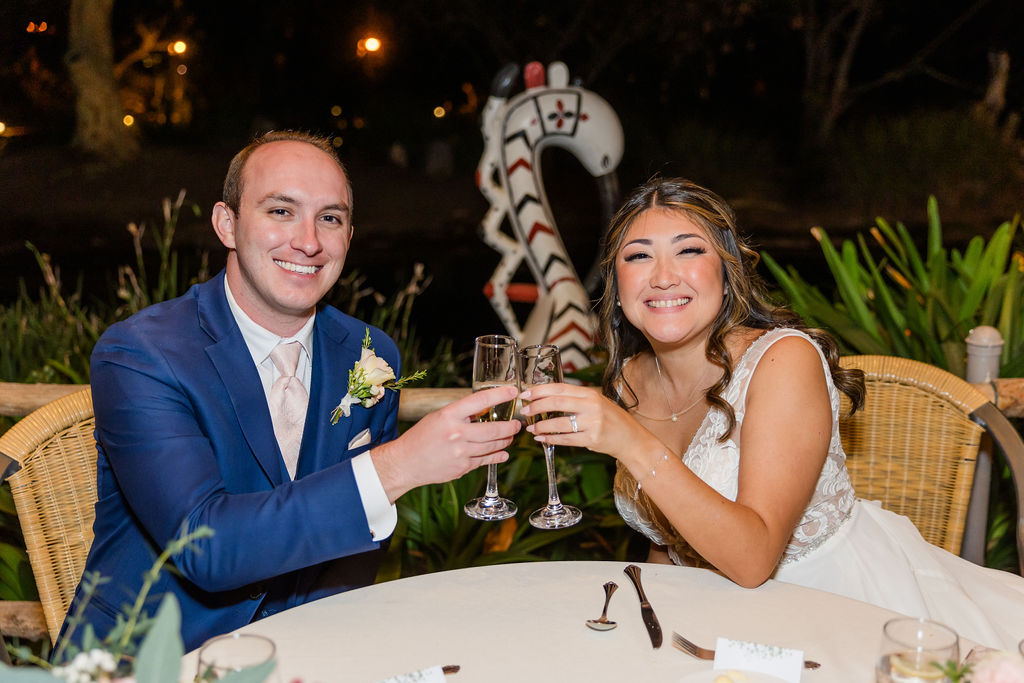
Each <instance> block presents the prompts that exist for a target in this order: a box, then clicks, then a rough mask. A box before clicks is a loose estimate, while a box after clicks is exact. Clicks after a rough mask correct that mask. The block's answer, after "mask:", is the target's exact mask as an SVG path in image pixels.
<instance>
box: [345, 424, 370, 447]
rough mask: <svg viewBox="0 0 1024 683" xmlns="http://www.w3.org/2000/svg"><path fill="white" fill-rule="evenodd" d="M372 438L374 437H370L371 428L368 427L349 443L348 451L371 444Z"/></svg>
mask: <svg viewBox="0 0 1024 683" xmlns="http://www.w3.org/2000/svg"><path fill="white" fill-rule="evenodd" d="M371 438H372V437H371V436H370V428H369V427H367V428H366V429H364V430H363V431H361V432H359V433H358V434H356V435H355V436H354V437H352V440H351V441H349V442H348V449H349V450H352V449H353V448H359V447H360V446H365V445H366V444H368V443H370V439H371Z"/></svg>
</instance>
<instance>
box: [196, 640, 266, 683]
mask: <svg viewBox="0 0 1024 683" xmlns="http://www.w3.org/2000/svg"><path fill="white" fill-rule="evenodd" d="M276 649H277V648H276V647H275V645H274V641H272V640H271V639H270V638H266V637H264V636H259V635H256V634H254V633H228V634H226V635H223V636H215V637H213V638H210V639H209V640H207V641H206V642H205V643H203V644H202V646H200V648H199V666H198V670H197V672H196V681H215V680H218V679H220V678H223V677H225V676H227V675H228V674H230V673H233V672H236V671H242V670H243V669H251V668H252V667H255V666H260V665H261V664H266V663H267V662H270V661H272V660H273V659H274V654H275V652H276ZM271 671H273V669H271ZM267 680H273V677H269V678H267Z"/></svg>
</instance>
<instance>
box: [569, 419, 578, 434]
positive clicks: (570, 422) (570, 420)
mask: <svg viewBox="0 0 1024 683" xmlns="http://www.w3.org/2000/svg"><path fill="white" fill-rule="evenodd" d="M569 424H571V425H572V433H573V434H575V433H576V432H578V431H580V426H579V425H578V424H576V415H570V416H569Z"/></svg>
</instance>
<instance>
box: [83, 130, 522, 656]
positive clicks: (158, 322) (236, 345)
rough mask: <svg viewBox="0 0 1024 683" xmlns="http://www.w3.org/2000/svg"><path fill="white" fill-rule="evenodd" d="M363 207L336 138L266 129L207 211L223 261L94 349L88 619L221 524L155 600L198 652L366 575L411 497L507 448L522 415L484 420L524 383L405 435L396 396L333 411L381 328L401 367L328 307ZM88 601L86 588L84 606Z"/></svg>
mask: <svg viewBox="0 0 1024 683" xmlns="http://www.w3.org/2000/svg"><path fill="white" fill-rule="evenodd" d="M351 217H352V190H351V186H350V183H349V180H348V177H347V175H346V173H345V170H344V168H343V166H342V164H341V162H340V161H339V160H338V158H337V156H336V154H335V152H334V150H333V148H332V147H331V146H330V145H329V144H328V143H327V142H326V141H324V140H322V139H320V138H316V137H313V136H309V135H306V134H303V133H291V132H288V133H269V134H267V135H264V136H262V137H261V138H258V139H257V140H256V141H254V142H253V143H252V144H250V145H249V146H248V147H246V148H245V149H244V150H242V151H241V152H239V154H238V155H237V156H236V157H235V159H234V160H232V162H231V166H230V168H229V171H228V175H227V178H226V180H225V183H224V197H223V201H221V202H218V203H217V204H216V205H215V207H214V209H213V213H212V222H213V227H214V230H215V231H216V232H217V235H218V237H219V238H220V240H221V241H222V242H223V243H224V245H225V246H226V247H227V249H228V257H227V264H226V267H225V269H224V271H223V272H221V273H220V274H219V275H217V276H216V277H215V278H213V279H212V280H210V281H208V282H206V283H203V284H199V285H196V286H194V287H192V288H191V289H190V290H189V291H188V292H187V293H186V294H185V295H184V296H182V297H179V298H178V299H174V300H172V301H168V302H165V303H161V304H157V305H154V306H151V307H149V308H147V309H146V310H144V311H141V312H140V313H138V314H137V315H134V316H132V317H131V318H129V319H128V320H125V321H123V322H121V323H118V324H116V325H113V326H111V327H110V329H109V330H108V331H107V332H106V333H105V334H104V335H103V337H102V338H101V339H100V341H99V343H98V344H97V345H96V348H95V350H94V352H93V356H92V369H91V372H92V377H91V380H92V393H93V402H94V406H95V413H96V440H97V444H98V456H99V458H98V494H99V500H98V502H97V503H96V522H95V524H94V531H95V540H94V542H93V545H92V548H91V550H90V552H89V557H88V560H87V562H86V571H87V572H98V573H99V574H101V575H102V576H104V577H107V578H109V579H110V581H109V582H108V583H105V584H103V585H101V586H100V588H99V590H98V592H97V593H96V594H95V595H94V596H93V597H92V598H91V600H90V601H89V602H88V604H87V605H86V607H85V609H84V612H83V614H84V621H85V623H88V624H91V625H92V627H93V628H94V629H95V631H96V633H97V635H98V636H99V637H101V638H102V637H103V636H104V635H105V634H106V633H107V632H109V631H110V629H111V628H112V627H113V626H114V624H115V619H116V617H117V615H118V613H119V612H120V611H121V608H122V606H123V605H124V604H130V603H131V602H132V601H133V600H134V597H135V595H136V593H137V592H138V590H139V588H140V586H141V583H142V578H143V574H144V573H145V572H146V570H147V569H149V567H150V566H151V565H152V564H153V561H154V560H155V559H156V557H157V556H158V555H159V554H160V553H161V552H162V550H163V549H164V548H165V547H166V546H167V544H168V542H169V541H171V540H173V539H174V538H176V537H178V536H179V535H180V534H181V533H182V531H183V530H185V531H192V530H195V529H196V528H197V527H199V526H201V525H205V526H208V527H210V528H212V529H213V530H214V535H213V536H212V537H211V538H208V539H202V540H199V541H197V542H196V543H195V544H194V545H193V546H192V547H190V548H188V549H186V550H185V551H184V552H182V553H180V554H179V555H177V556H176V557H174V558H173V561H172V564H173V567H174V571H164V572H163V573H162V574H161V576H160V578H159V580H158V581H157V583H156V585H154V586H153V589H152V595H161V594H163V593H165V592H171V593H173V594H175V595H176V596H177V598H178V601H179V603H180V605H181V609H182V638H183V640H184V643H185V647H186V649H188V650H191V649H194V648H196V647H198V646H199V645H200V644H201V643H202V642H203V641H204V640H206V639H207V638H209V637H210V636H213V635H216V634H220V633H225V632H227V631H231V630H233V629H236V628H238V627H240V626H243V625H245V624H247V623H249V622H251V621H253V620H255V619H259V618H262V617H265V616H268V615H270V614H273V613H275V612H278V611H280V610H283V609H287V608H289V607H293V606H295V605H298V604H301V603H304V602H308V601H310V600H314V599H316V598H320V597H323V596H326V595H330V594H333V593H337V592H340V591H344V590H348V589H350V588H355V587H359V586H364V585H367V584H369V583H372V582H373V580H374V576H375V574H376V570H377V565H378V562H379V557H380V554H381V552H382V550H381V542H382V541H384V540H386V539H387V538H388V536H390V534H391V533H392V531H393V530H394V527H395V523H396V521H397V515H396V511H395V507H394V502H395V500H396V499H397V498H398V497H399V496H401V495H402V494H403V493H405V492H406V491H408V490H410V489H412V488H414V487H416V486H420V485H423V484H427V483H435V482H443V481H449V480H451V479H454V478H456V477H459V476H461V475H462V474H464V473H465V472H468V471H469V470H471V469H473V468H475V467H478V466H480V465H485V464H490V463H497V462H503V461H504V460H506V459H507V458H508V454H507V452H505V451H504V450H503V449H505V448H506V447H507V446H508V444H509V443H510V442H511V439H512V436H513V435H514V434H515V433H516V432H517V431H518V429H519V425H518V423H517V422H514V421H509V422H497V423H473V422H472V418H473V416H474V415H477V414H479V413H480V412H482V411H483V410H484V409H485V408H486V407H487V406H489V405H492V404H495V403H498V402H501V401H507V400H509V399H511V398H512V397H513V396H514V395H515V391H514V388H511V387H502V388H499V389H492V390H489V391H486V392H478V393H475V394H473V395H471V396H469V397H467V398H465V399H463V400H461V401H457V402H455V403H453V404H451V405H449V406H447V407H445V408H444V409H442V410H439V411H437V412H435V413H432V414H431V415H428V416H427V417H425V418H424V419H423V420H421V421H419V422H417V423H416V424H415V425H414V426H413V427H411V428H410V429H409V430H407V431H406V432H405V433H404V434H403V435H402V436H398V425H397V422H398V418H397V411H398V397H397V394H396V393H395V392H391V391H388V392H385V395H384V397H383V398H382V399H381V400H380V402H379V403H377V404H376V405H374V406H372V407H369V408H364V407H362V406H361V405H358V404H357V405H356V406H354V407H353V408H352V409H351V412H350V413H349V415H348V416H347V417H342V418H341V419H340V420H339V422H338V423H337V424H336V425H332V424H331V422H330V416H331V412H332V410H333V409H334V407H335V406H336V405H337V404H338V402H339V400H340V398H341V397H342V396H343V395H344V394H345V393H346V389H347V382H348V372H349V370H351V369H352V367H353V365H354V364H355V363H356V361H358V360H359V359H360V354H361V347H362V341H363V338H364V335H365V334H366V332H367V330H369V335H370V339H371V346H372V348H373V350H374V352H375V353H376V354H377V356H379V357H380V358H382V359H383V360H385V361H386V362H387V363H388V364H389V365H390V366H391V367H392V368H393V369H394V370H395V373H396V374H399V371H400V367H399V365H400V359H399V357H398V351H397V348H396V346H395V344H394V342H392V340H391V339H389V338H388V337H387V335H385V334H384V333H383V332H382V331H380V330H379V329H376V328H373V327H369V326H367V325H366V324H365V323H363V322H360V321H358V320H356V319H354V318H352V317H350V316H347V315H345V314H343V313H341V312H339V311H338V310H336V309H334V308H331V307H329V306H321V307H318V304H319V302H320V300H321V298H322V297H323V296H324V295H325V294H326V293H327V291H328V290H329V289H330V288H331V287H332V286H333V285H334V283H335V282H336V281H337V279H338V276H339V275H340V273H341V269H342V266H343V264H344V262H345V256H346V254H347V253H348V248H349V243H350V239H351V237H352V232H353V226H352V221H351ZM290 342H291V343H298V344H299V345H300V346H301V349H300V350H299V352H298V361H297V363H298V365H297V367H296V369H295V379H298V380H299V381H301V382H302V385H303V386H302V391H301V394H300V395H301V396H303V397H305V396H306V395H307V394H308V403H307V404H306V408H307V409H306V412H305V420H304V422H302V421H301V420H299V421H298V422H297V424H296V428H297V432H296V433H297V438H300V439H301V441H300V442H299V443H301V446H299V445H296V446H295V449H294V451H295V453H296V454H297V460H296V459H295V456H292V457H291V458H290V459H288V460H287V461H286V458H287V456H285V457H283V456H282V453H283V452H285V453H287V452H288V451H289V450H290V449H289V448H288V447H287V446H286V445H284V444H281V445H279V440H278V438H275V426H274V423H273V422H272V417H271V409H270V408H269V407H268V400H269V397H271V396H272V389H273V387H274V384H275V382H276V381H277V380H278V379H279V376H280V375H282V374H284V375H285V376H286V379H287V378H290V375H289V374H288V373H287V372H284V371H281V370H279V369H278V367H277V365H276V364H275V361H274V360H273V359H272V358H271V357H270V356H271V351H272V350H273V349H274V348H275V347H276V346H277V345H278V344H288V343H290ZM292 348H295V347H294V346H293V347H292ZM287 381H292V380H290V379H287ZM300 412H301V411H300ZM275 419H276V418H275ZM82 597H83V594H82V589H81V586H80V587H79V591H78V594H77V595H76V596H75V601H74V602H73V603H72V607H71V613H72V614H74V613H75V611H76V609H78V608H79V604H80V601H81V599H82ZM67 628H68V624H67V622H66V623H65V630H67ZM79 628H81V627H79ZM77 635H80V632H79V633H77V634H75V635H72V637H76V636H77Z"/></svg>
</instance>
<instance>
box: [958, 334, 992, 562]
mask: <svg viewBox="0 0 1024 683" xmlns="http://www.w3.org/2000/svg"><path fill="white" fill-rule="evenodd" d="M965 341H966V342H967V381H968V382H970V383H971V384H980V383H982V382H991V381H992V380H994V379H997V378H998V377H999V357H1000V355H1001V354H1002V352H1003V337H1002V335H1001V334H999V330H997V329H996V328H994V327H990V326H988V325H980V326H978V327H975V328H974V329H973V330H971V332H970V334H968V335H967V339H966V340H965ZM991 483H992V439H990V438H988V436H985V438H983V439H982V442H981V448H980V449H979V450H978V462H977V463H976V464H975V468H974V484H973V486H972V487H971V502H970V504H969V505H968V507H967V522H966V527H965V528H964V541H963V545H962V546H961V548H960V556H961V557H963V558H965V559H967V560H970V561H971V562H974V563H975V564H982V565H983V564H985V541H986V536H987V532H988V494H989V488H990V486H991Z"/></svg>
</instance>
